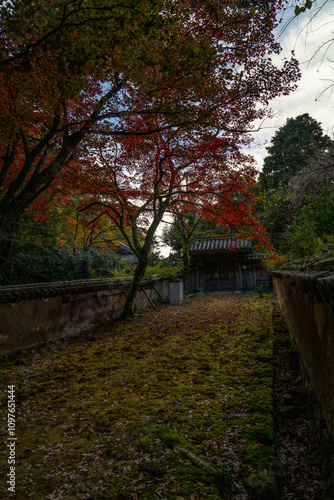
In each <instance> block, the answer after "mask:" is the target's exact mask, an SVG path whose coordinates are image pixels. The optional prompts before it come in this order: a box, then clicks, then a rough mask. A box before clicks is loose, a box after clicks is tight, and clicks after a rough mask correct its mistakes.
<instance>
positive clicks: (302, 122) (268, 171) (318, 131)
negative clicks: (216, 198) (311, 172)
mask: <svg viewBox="0 0 334 500" xmlns="http://www.w3.org/2000/svg"><path fill="white" fill-rule="evenodd" d="M330 145H331V141H330V138H329V137H328V136H326V135H323V131H322V128H321V125H320V123H318V122H317V121H316V120H314V119H313V118H311V117H310V115H309V114H308V113H305V114H303V115H300V116H297V117H296V118H289V119H288V120H287V122H286V124H285V125H284V126H283V127H281V128H280V129H279V130H278V131H277V132H276V133H275V135H274V137H273V139H272V144H271V146H269V147H268V148H267V149H268V153H269V155H268V156H267V157H266V158H265V160H264V167H263V172H262V173H261V174H260V183H261V185H262V187H263V188H264V189H266V190H268V189H269V190H276V189H278V188H279V187H284V186H285V187H287V186H288V183H289V179H290V177H291V176H292V175H293V174H294V173H296V172H298V170H301V169H302V168H303V167H305V166H306V165H307V164H308V162H309V160H310V159H311V158H313V157H315V156H316V154H317V152H318V151H319V150H321V149H324V148H326V147H329V146H330Z"/></svg>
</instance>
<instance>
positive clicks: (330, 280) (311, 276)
mask: <svg viewBox="0 0 334 500" xmlns="http://www.w3.org/2000/svg"><path fill="white" fill-rule="evenodd" d="M272 276H273V278H277V279H279V280H281V281H283V282H286V283H288V284H289V285H290V286H291V288H293V289H295V290H298V289H301V290H302V291H303V292H305V293H311V294H313V295H315V297H316V299H317V300H318V301H319V302H334V272H333V270H331V271H311V272H307V273H305V272H304V273H302V272H300V271H286V270H280V269H277V270H275V271H273V272H272Z"/></svg>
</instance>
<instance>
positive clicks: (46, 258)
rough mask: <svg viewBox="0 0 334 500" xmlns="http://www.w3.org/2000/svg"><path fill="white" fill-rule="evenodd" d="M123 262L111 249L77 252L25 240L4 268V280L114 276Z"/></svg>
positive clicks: (62, 279) (28, 280)
mask: <svg viewBox="0 0 334 500" xmlns="http://www.w3.org/2000/svg"><path fill="white" fill-rule="evenodd" d="M119 266H120V259H119V257H118V256H117V255H116V254H115V253H114V252H112V251H108V250H106V251H103V252H99V251H98V250H97V249H91V250H90V251H87V252H79V253H73V252H72V251H71V250H70V249H68V248H65V247H61V248H58V247H53V246H50V247H48V246H39V245H36V244H25V245H21V246H20V247H19V248H18V250H17V252H16V253H15V255H14V256H13V257H12V259H11V264H10V269H2V270H1V271H0V281H1V282H2V284H3V285H9V284H23V283H43V282H52V281H70V280H80V279H90V278H102V277H103V278H110V277H112V276H113V273H114V271H115V269H116V268H117V267H119ZM8 271H9V272H8Z"/></svg>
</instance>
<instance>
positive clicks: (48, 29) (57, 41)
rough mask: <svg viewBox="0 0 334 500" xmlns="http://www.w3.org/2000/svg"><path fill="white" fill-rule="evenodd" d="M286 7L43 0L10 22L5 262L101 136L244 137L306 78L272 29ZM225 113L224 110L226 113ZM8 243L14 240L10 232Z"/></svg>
mask: <svg viewBox="0 0 334 500" xmlns="http://www.w3.org/2000/svg"><path fill="white" fill-rule="evenodd" d="M279 7H280V2H277V1H273V0H267V1H261V2H250V1H242V2H240V1H234V0H232V1H229V2H215V1H212V0H203V1H202V2H197V1H196V2H194V1H191V0H187V1H186V0H179V1H177V0H160V1H150V0H125V1H124V2H122V4H119V3H117V2H115V1H114V0H85V1H79V0H78V1H76V0H74V1H69V0H52V1H50V2H48V3H45V2H42V1H41V0H36V2H34V3H31V2H30V1H28V0H20V1H18V0H17V1H15V0H13V1H12V2H6V3H4V4H2V7H1V10H0V13H1V19H2V25H3V29H2V31H1V33H0V70H1V72H0V84H1V90H2V92H1V94H0V109H1V114H2V120H1V122H0V150H1V159H2V163H1V170H0V182H1V201H0V225H1V231H2V235H3V239H2V252H1V254H2V257H3V258H4V259H5V261H6V258H8V255H9V254H10V246H11V241H10V235H11V233H12V231H13V230H14V228H15V223H16V222H17V220H18V219H19V218H20V217H21V215H22V214H23V213H24V211H25V210H26V209H27V207H29V206H30V205H31V204H32V203H33V202H35V201H36V200H38V198H39V197H40V196H41V194H42V193H43V192H44V191H45V190H47V189H48V188H49V187H50V186H51V185H52V183H54V182H56V183H61V182H62V171H63V170H64V168H66V167H71V168H72V166H73V168H75V167H74V163H73V160H74V159H75V158H76V159H80V155H82V154H84V152H85V147H86V141H87V139H88V138H91V137H92V136H95V137H101V136H103V135H106V134H108V135H109V136H113V137H117V138H119V137H121V136H122V135H123V136H124V135H129V136H131V135H134V136H138V135H140V134H150V133H152V132H154V131H156V129H154V128H153V129H151V128H150V127H147V126H146V128H144V129H141V130H138V129H132V128H131V119H132V118H133V117H155V118H160V119H161V118H163V119H164V122H163V128H164V129H166V130H168V129H169V128H172V127H174V126H177V127H182V126H186V127H189V126H190V125H191V126H197V125H201V126H205V124H206V123H207V121H208V120H210V126H212V127H214V128H215V131H216V134H217V136H218V135H219V133H221V132H224V131H226V130H245V128H247V126H248V125H249V123H250V122H251V121H252V120H253V119H255V118H258V117H260V116H263V114H264V111H263V109H260V107H259V106H258V104H264V105H266V104H267V103H268V100H269V99H270V98H272V97H275V96H276V95H279V94H282V93H287V92H289V91H290V89H291V82H292V81H294V80H296V78H297V76H298V70H297V66H296V61H295V60H293V59H292V60H291V61H286V62H285V63H284V65H283V67H282V68H280V69H279V68H277V67H275V66H274V65H273V63H272V62H271V60H270V58H269V57H268V55H269V54H270V52H278V51H279V46H278V44H277V43H275V40H274V37H273V35H272V28H273V26H274V25H275V23H276V11H277V8H279ZM217 110H220V111H219V113H217ZM6 234H7V238H6V236H5V235H6Z"/></svg>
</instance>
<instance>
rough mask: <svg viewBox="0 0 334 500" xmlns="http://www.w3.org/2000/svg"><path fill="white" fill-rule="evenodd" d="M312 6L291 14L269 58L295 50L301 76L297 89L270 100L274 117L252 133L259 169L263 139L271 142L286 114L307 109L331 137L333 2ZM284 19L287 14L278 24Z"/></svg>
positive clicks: (333, 123)
mask: <svg viewBox="0 0 334 500" xmlns="http://www.w3.org/2000/svg"><path fill="white" fill-rule="evenodd" d="M321 3H324V2H321ZM315 7H316V6H315ZM315 7H313V8H312V9H311V10H310V11H309V12H308V14H307V15H305V14H300V16H298V17H297V18H294V19H293V20H292V22H291V23H290V24H289V25H288V26H287V27H286V28H285V30H284V31H283V33H282V34H281V36H280V37H279V42H280V44H281V46H282V49H283V50H282V53H281V54H280V55H279V56H275V57H273V58H272V59H273V61H274V62H275V63H276V64H277V65H280V63H281V61H282V60H283V58H284V57H290V53H291V50H294V51H295V56H296V58H297V59H298V61H299V63H300V69H301V72H302V77H301V79H300V80H299V82H298V89H297V90H296V91H294V92H292V93H291V94H290V95H289V96H283V97H279V98H276V99H275V100H273V101H272V102H271V108H272V110H273V112H274V117H273V118H272V119H270V120H267V121H266V122H265V124H264V125H265V127H266V128H264V129H263V130H261V131H259V132H258V133H255V134H254V140H255V144H254V145H253V146H252V148H251V151H250V152H251V154H253V156H254V157H255V159H256V160H257V163H258V167H259V169H260V170H261V169H262V165H263V159H264V158H265V156H266V155H267V152H266V149H265V144H266V142H267V143H270V140H271V138H272V136H273V135H274V133H275V131H276V130H277V129H278V128H280V127H282V126H283V125H284V124H285V123H286V120H287V118H294V117H296V116H298V115H302V114H304V113H308V114H309V115H310V116H311V117H312V118H314V119H315V120H317V121H318V122H320V123H321V124H322V128H323V131H324V133H326V134H327V135H329V136H330V137H332V138H333V139H334V91H333V93H332V94H331V92H330V91H325V89H326V87H327V86H328V85H330V83H331V82H334V42H333V43H332V44H330V43H327V42H329V41H330V40H333V38H334V8H333V2H332V1H329V2H325V3H324V7H323V9H321V10H320V11H319V12H317V11H316V10H315ZM288 15H289V14H288ZM291 15H292V12H291V11H290V16H291ZM287 23H288V18H287V17H286V18H285V19H283V22H282V24H281V26H284V25H286V24H287ZM279 31H280V30H278V33H279ZM324 91H325V92H324ZM320 94H322V95H320Z"/></svg>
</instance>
